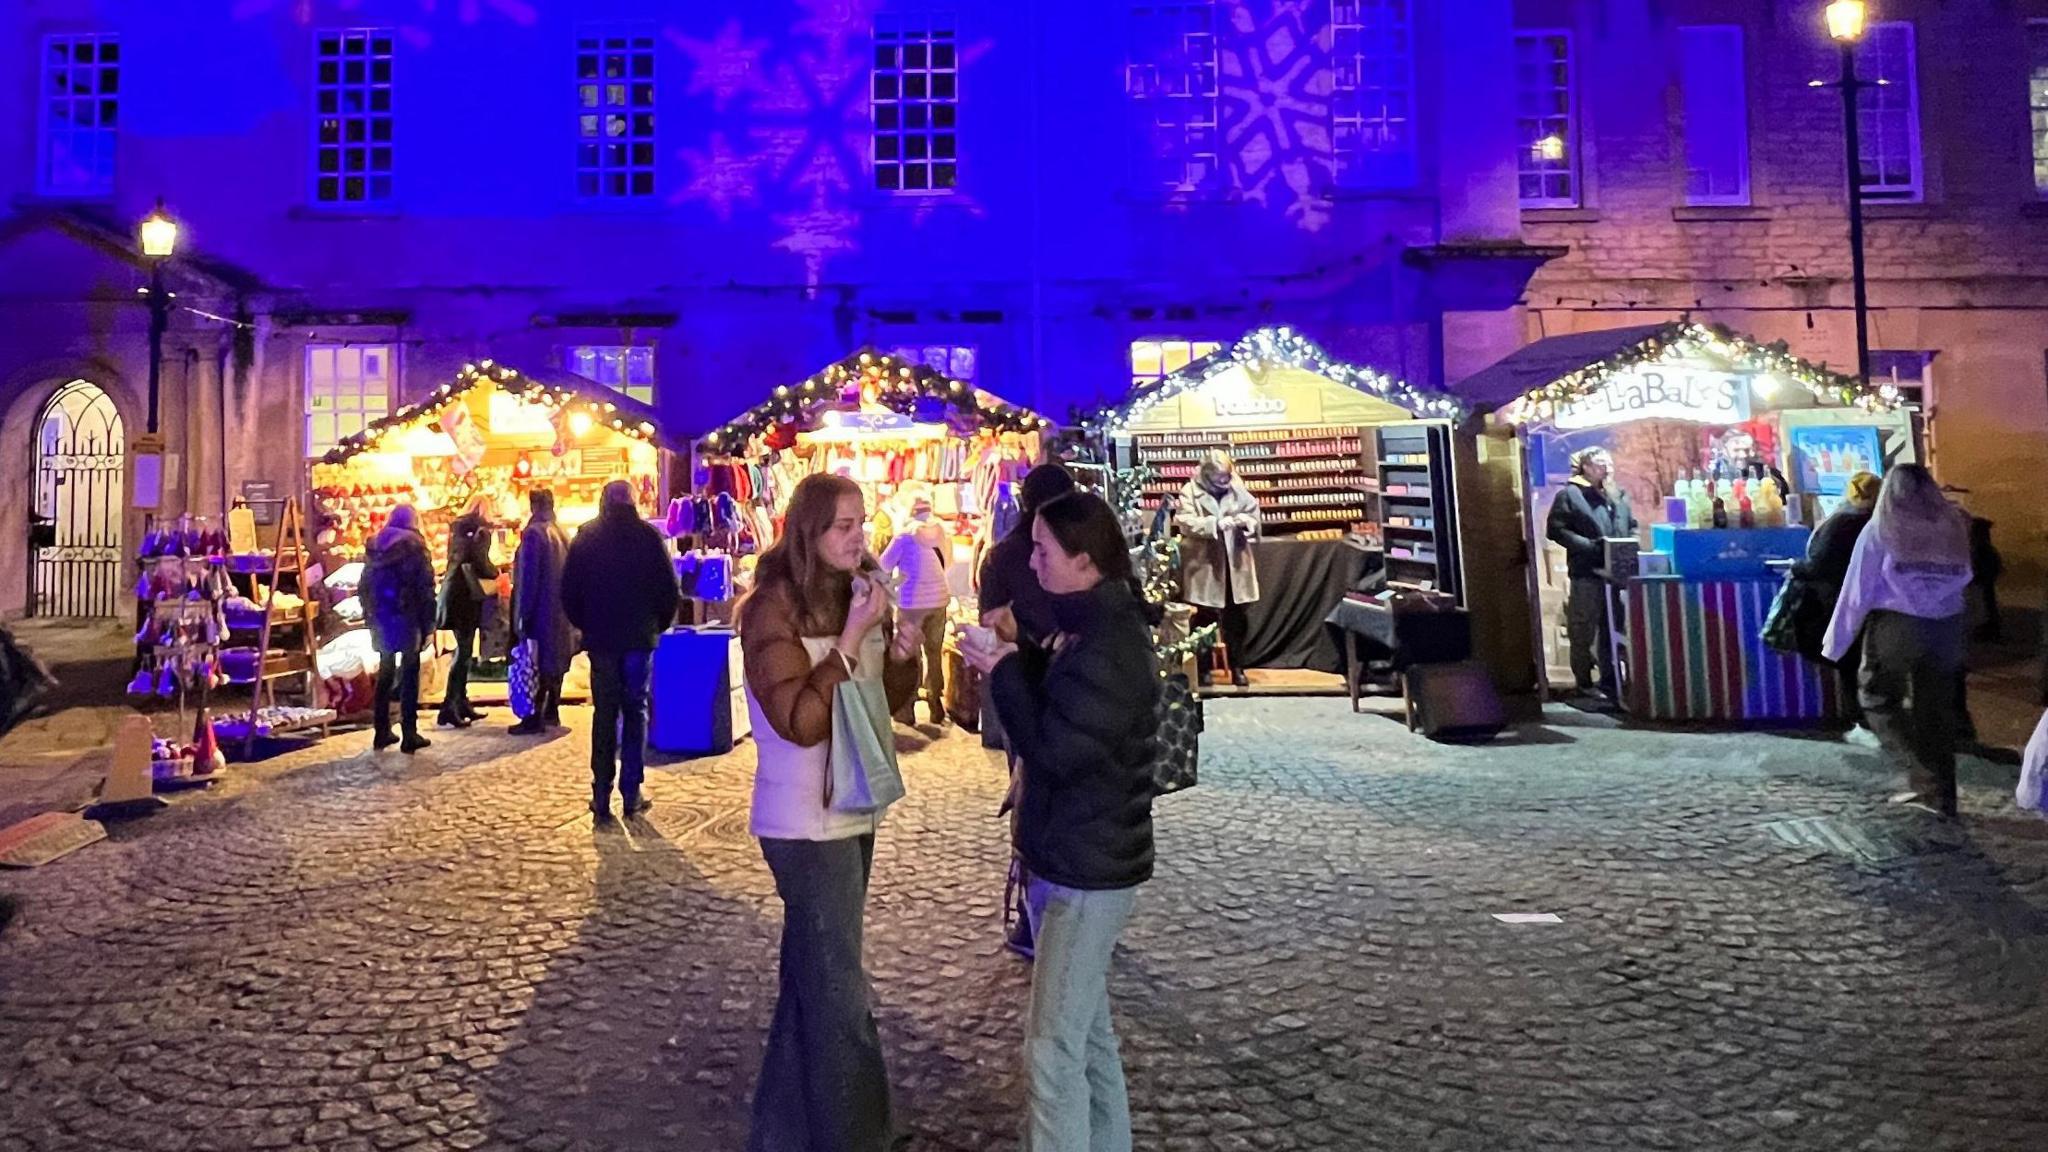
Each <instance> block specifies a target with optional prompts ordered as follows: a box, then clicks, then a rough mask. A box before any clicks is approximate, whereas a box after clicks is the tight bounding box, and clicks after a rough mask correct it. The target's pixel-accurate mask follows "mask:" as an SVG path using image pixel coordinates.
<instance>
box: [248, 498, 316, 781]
mask: <svg viewBox="0 0 2048 1152" xmlns="http://www.w3.org/2000/svg"><path fill="white" fill-rule="evenodd" d="M274 503H276V504H279V505H281V506H282V511H281V512H280V514H279V515H278V516H277V517H276V520H277V542H276V544H275V545H274V546H273V547H271V548H270V549H269V550H267V551H264V552H259V553H256V554H255V555H253V556H247V557H243V556H237V557H233V558H232V559H231V562H230V572H231V574H232V575H233V576H234V577H235V578H236V579H237V580H238V581H239V580H241V579H244V578H246V579H247V581H248V584H249V588H248V597H249V599H250V600H252V601H254V602H255V603H257V604H259V605H261V606H262V608H263V610H262V612H261V613H260V614H259V615H258V616H257V617H255V618H254V619H240V620H238V619H234V618H230V619H229V620H228V632H229V634H230V636H231V637H235V638H247V639H253V640H254V641H255V645H254V647H255V652H256V658H255V660H254V661H253V663H252V665H251V666H250V667H247V668H244V669H236V670H230V671H229V673H228V680H229V682H230V683H233V684H240V685H246V686H248V688H249V713H248V715H247V717H245V718H241V719H242V721H243V723H242V724H241V725H235V720H236V719H237V718H235V717H226V716H224V717H222V718H221V724H222V726H223V727H230V726H236V727H241V728H243V729H245V730H244V731H241V732H237V733H236V734H237V735H240V736H241V737H242V741H243V755H244V756H249V755H253V754H254V752H255V747H256V739H257V737H258V736H274V735H278V734H281V733H283V732H289V731H296V730H303V729H310V728H319V729H320V730H321V735H322V736H325V735H327V733H328V730H329V728H330V726H331V725H332V724H333V722H334V719H335V713H334V712H333V711H332V710H331V709H321V708H308V709H304V710H301V711H299V712H298V713H297V714H295V716H294V718H292V719H290V720H275V719H273V720H266V719H265V718H264V712H265V709H266V708H267V709H271V710H273V711H275V710H276V708H277V682H278V681H280V680H288V679H291V678H292V677H298V678H299V681H300V683H301V685H302V686H303V691H304V692H305V695H306V698H307V700H308V701H309V702H311V701H313V699H314V694H313V684H312V682H313V678H314V674H315V673H314V669H315V668H316V667H317V663H318V651H319V648H318V645H319V636H318V625H319V611H320V610H319V605H318V604H317V603H316V602H315V601H314V598H313V597H312V596H311V595H310V594H309V593H310V591H311V590H310V589H308V588H306V587H305V572H306V564H307V562H308V559H309V553H308V552H307V550H306V541H305V533H304V530H303V527H302V523H301V520H300V518H299V505H298V502H297V501H296V500H279V501H275V502H274ZM264 577H268V578H269V579H268V582H267V583H266V582H265V580H264ZM287 580H289V581H290V582H291V583H292V584H294V585H295V586H296V587H297V589H298V591H297V593H296V595H298V596H299V598H300V604H299V605H298V607H296V608H288V607H284V606H281V605H279V604H278V603H277V593H278V591H279V590H280V589H281V588H282V587H283V585H284V583H285V582H286V581H287Z"/></svg>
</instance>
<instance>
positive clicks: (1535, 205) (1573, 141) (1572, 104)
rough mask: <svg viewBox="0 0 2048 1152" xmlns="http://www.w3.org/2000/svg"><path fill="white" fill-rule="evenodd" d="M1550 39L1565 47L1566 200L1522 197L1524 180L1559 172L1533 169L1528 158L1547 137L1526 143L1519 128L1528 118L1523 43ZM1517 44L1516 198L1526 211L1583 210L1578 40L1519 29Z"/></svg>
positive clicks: (1563, 32)
mask: <svg viewBox="0 0 2048 1152" xmlns="http://www.w3.org/2000/svg"><path fill="white" fill-rule="evenodd" d="M1550 38H1555V39H1557V40H1559V41H1561V42H1562V43H1563V44H1564V68H1565V85H1564V94H1565V97H1564V102H1565V110H1564V126H1565V132H1564V160H1563V164H1564V168H1563V175H1564V177H1565V178H1566V179H1567V180H1568V181H1569V182H1570V189H1571V194H1570V195H1569V196H1565V197H1557V196H1533V197H1531V196H1524V195H1522V188H1521V183H1522V181H1523V180H1524V179H1525V178H1527V177H1529V176H1531V175H1534V176H1535V177H1537V179H1539V180H1541V179H1543V178H1544V177H1545V176H1547V175H1552V174H1556V173H1557V169H1543V168H1533V167H1531V166H1530V163H1529V158H1530V156H1531V155H1532V154H1533V152H1534V151H1535V148H1536V145H1537V144H1538V143H1540V142H1541V141H1542V140H1544V139H1547V138H1548V137H1547V135H1546V136H1538V137H1536V138H1534V139H1531V140H1523V139H1522V138H1521V137H1522V135H1523V133H1522V132H1521V131H1520V129H1521V127H1522V124H1523V121H1524V120H1525V119H1528V118H1527V117H1524V116H1523V114H1522V107H1523V97H1524V96H1525V92H1524V91H1523V89H1522V86H1521V77H1520V75H1519V73H1520V71H1521V68H1522V42H1523V41H1524V40H1536V39H1550ZM1514 41H1515V69H1516V72H1517V75H1516V77H1515V127H1516V129H1517V131H1516V134H1515V136H1516V143H1515V195H1516V199H1517V201H1518V202H1519V204H1520V205H1521V209H1522V210H1523V211H1525V212H1528V211H1543V210H1545V209H1554V208H1580V207H1584V205H1585V199H1586V187H1585V172H1584V170H1583V169H1582V168H1581V167H1580V164H1579V138H1580V135H1581V131H1582V127H1583V126H1582V125H1581V124H1580V122H1579V121H1580V100H1579V61H1578V44H1577V38H1576V37H1575V36H1574V35H1573V34H1572V30H1571V29H1569V28H1516V29H1515V30H1514ZM1549 91H1551V92H1556V91H1557V89H1556V88H1555V87H1552V88H1550V89H1549ZM1536 118H1537V119H1542V118H1543V117H1541V116H1538V117H1536Z"/></svg>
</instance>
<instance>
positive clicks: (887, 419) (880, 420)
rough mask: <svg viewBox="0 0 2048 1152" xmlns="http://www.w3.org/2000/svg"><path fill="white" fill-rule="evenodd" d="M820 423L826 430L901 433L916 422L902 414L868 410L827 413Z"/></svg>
mask: <svg viewBox="0 0 2048 1152" xmlns="http://www.w3.org/2000/svg"><path fill="white" fill-rule="evenodd" d="M821 423H822V424H824V426H825V427H827V428H852V429H857V430H859V431H862V432H903V431H908V430H909V429H910V428H911V427H912V426H913V425H915V424H916V423H917V422H916V421H915V420H913V419H911V418H910V416H909V415H907V414H905V413H902V412H890V411H877V410H875V409H871V408H870V409H863V410H861V411H859V412H840V411H832V412H827V413H825V415H824V419H823V420H822V421H821Z"/></svg>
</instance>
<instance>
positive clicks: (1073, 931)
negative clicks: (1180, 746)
mask: <svg viewBox="0 0 2048 1152" xmlns="http://www.w3.org/2000/svg"><path fill="white" fill-rule="evenodd" d="M1032 537H1033V544H1034V549H1033V553H1032V567H1033V570H1034V571H1036V572H1037V574H1038V580H1039V583H1040V584H1041V585H1042V586H1043V587H1044V588H1045V590H1046V592H1047V593H1049V594H1050V596H1051V601H1050V603H1051V608H1052V614H1053V621H1054V631H1053V633H1052V635H1051V636H1049V637H1047V638H1046V639H1045V641H1044V643H1043V644H1027V645H1025V646H1022V647H1019V646H1016V645H1010V644H1001V645H997V646H994V647H991V648H970V655H969V660H970V661H971V662H973V663H974V664H975V665H976V666H977V667H979V668H981V669H983V670H984V671H987V672H988V673H989V674H990V677H991V694H992V696H993V698H994V701H995V706H996V710H997V712H998V713H999V714H1000V715H1001V716H1002V721H1003V730H1004V731H1005V732H1007V733H1008V734H1009V739H1010V747H1011V749H1012V751H1013V752H1014V753H1015V754H1016V757H1017V761H1018V768H1017V772H1018V777H1017V804H1016V809H1015V812H1014V813H1013V816H1012V819H1013V821H1014V825H1013V826H1014V836H1015V840H1016V848H1017V852H1018V854H1019V855H1020V856H1022V857H1023V860H1024V865H1025V867H1026V868H1027V869H1028V870H1029V873H1030V876H1031V879H1030V884H1029V902H1030V907H1031V910H1032V921H1033V924H1034V926H1035V928H1036V930H1037V937H1038V938H1037V942H1036V943H1037V952H1038V955H1037V960H1036V963H1035V964H1034V966H1033V969H1032V978H1031V1005H1030V1010H1029V1014H1028V1016H1027V1019H1026V1024H1025V1042H1024V1057H1025V1060H1024V1062H1025V1070H1026V1075H1027V1077H1028V1080H1029V1084H1030V1089H1029V1096H1030V1101H1029V1106H1028V1111H1027V1113H1026V1116H1025V1121H1024V1147H1025V1148H1026V1149H1027V1150H1029V1152H1046V1150H1052V1149H1083V1148H1128V1147H1130V1145H1131V1131H1130V1123H1131V1117H1130V1101H1129V1098H1128V1095H1127V1092H1126V1090H1125V1086H1124V1074H1123V1060H1122V1057H1121V1056H1120V1055H1119V1054H1118V1052H1117V1041H1116V1032H1115V1029H1114V1028H1113V1027H1112V1025H1111V1021H1110V1008H1109V963H1110V955H1111V953H1112V951H1113V950H1114V949H1115V947H1116V940H1117V936H1118V935H1119V934H1120V933H1121V932H1122V931H1123V926H1124V924H1125V922H1126V921H1127V920H1129V918H1130V915H1131V908H1132V906H1133V904H1134V902H1135V898H1136V895H1137V887H1138V885H1140V884H1143V883H1144V882H1145V881H1147V880H1149V879H1151V878H1152V797H1153V794H1154V784H1153V779H1152V762H1153V759H1154V758H1155V757H1156V755H1157V753H1158V742H1157V731H1158V718H1157V713H1156V709H1157V707H1158V702H1159V669H1158V658H1157V656H1156V654H1155V651H1154V647H1153V640H1152V634H1151V630H1150V628H1149V626H1148V618H1147V612H1146V605H1145V602H1144V600H1143V598H1142V597H1141V596H1140V595H1139V592H1138V589H1137V581H1136V580H1135V578H1134V577H1133V575H1132V572H1131V559H1130V553H1129V552H1128V551H1127V550H1126V545H1125V542H1124V536H1123V530H1122V528H1121V526H1120V525H1119V524H1118V523H1117V518H1116V514H1115V513H1114V512H1112V511H1111V510H1110V508H1109V505H1108V504H1106V503H1104V502H1103V501H1102V500H1101V498H1099V497H1097V496H1094V495H1091V494H1088V493H1084V492H1076V493H1073V494H1072V495H1068V496H1063V497H1060V498H1059V499H1057V500H1054V501H1052V502H1051V503H1048V504H1046V505H1045V506H1044V507H1043V508H1041V509H1039V510H1038V515H1037V518H1036V520H1035V522H1034V524H1033V526H1032Z"/></svg>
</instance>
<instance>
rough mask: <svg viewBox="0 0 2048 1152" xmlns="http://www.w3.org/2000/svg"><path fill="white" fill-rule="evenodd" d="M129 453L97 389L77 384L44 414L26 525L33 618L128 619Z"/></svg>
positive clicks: (117, 417)
mask: <svg viewBox="0 0 2048 1152" xmlns="http://www.w3.org/2000/svg"><path fill="white" fill-rule="evenodd" d="M127 452H128V439H127V434H126V431H125V429H124V428H123V426H122V421H121V413H120V410H119V409H117V408H115V407H114V401H113V398H112V397H110V396H108V395H107V394H106V392H105V391H103V390H102V389H101V388H100V387H99V386H98V385H96V384H92V383H89V382H87V381H84V380H73V381H72V382H71V383H69V384H66V385H64V386H63V387H61V388H59V389H57V391H56V393H55V394H54V395H52V396H51V397H50V401H49V403H48V404H45V405H44V406H43V416H42V419H41V421H39V422H38V423H37V425H36V442H35V470H36V471H35V506H34V507H33V508H32V509H30V512H31V516H30V519H29V524H30V528H29V537H30V544H31V548H30V550H29V551H30V557H31V558H30V561H29V589H28V591H29V595H28V611H29V615H31V616H77V617H108V616H120V615H122V614H123V606H124V605H125V604H127V602H128V599H129V597H131V596H132V595H133V591H132V590H131V588H130V585H131V584H132V583H133V581H132V579H130V577H131V576H132V572H131V571H130V570H129V568H128V566H127V551H126V549H125V548H123V546H122V540H121V520H122V514H123V512H124V510H125V506H126V503H127V501H126V499H125V496H126V489H127V485H126V477H127V463H128V462H127Z"/></svg>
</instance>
